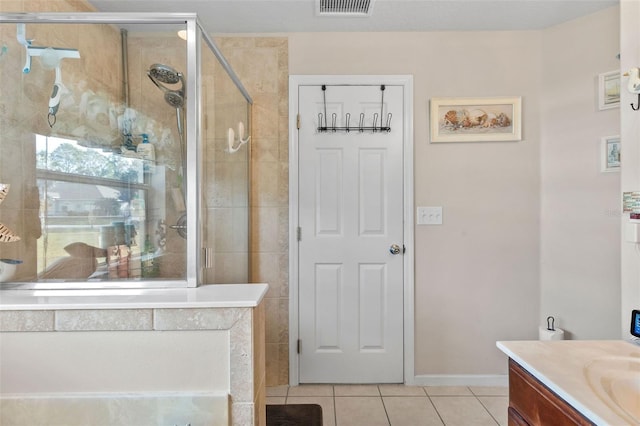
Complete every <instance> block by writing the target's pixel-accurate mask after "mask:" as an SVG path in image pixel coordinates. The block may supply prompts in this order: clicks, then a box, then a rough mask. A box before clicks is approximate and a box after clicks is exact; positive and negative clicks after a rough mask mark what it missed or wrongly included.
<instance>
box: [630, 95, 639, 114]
mask: <svg viewBox="0 0 640 426" xmlns="http://www.w3.org/2000/svg"><path fill="white" fill-rule="evenodd" d="M631 109H632V110H634V111H637V110H639V109H640V93H638V105H636V106H634V105H633V102H631Z"/></svg>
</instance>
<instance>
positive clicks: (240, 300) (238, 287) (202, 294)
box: [0, 283, 269, 311]
mask: <svg viewBox="0 0 640 426" xmlns="http://www.w3.org/2000/svg"><path fill="white" fill-rule="evenodd" d="M268 288H269V286H268V284H265V283H261V284H214V285H203V286H200V287H197V288H172V289H105V290H102V289H100V290H98V289H96V290H0V311H37V310H47V311H51V310H68V309H189V308H254V307H257V306H258V305H259V304H260V302H261V301H262V299H263V298H264V296H265V294H266V293H267V290H268Z"/></svg>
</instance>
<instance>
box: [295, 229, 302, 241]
mask: <svg viewBox="0 0 640 426" xmlns="http://www.w3.org/2000/svg"><path fill="white" fill-rule="evenodd" d="M296 238H297V239H298V241H300V240H302V228H300V227H299V226H298V227H297V228H296Z"/></svg>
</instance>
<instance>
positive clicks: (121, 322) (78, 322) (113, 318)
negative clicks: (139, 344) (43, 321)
mask: <svg viewBox="0 0 640 426" xmlns="http://www.w3.org/2000/svg"><path fill="white" fill-rule="evenodd" d="M55 317H56V322H55V327H56V331H79V330H83V331H90V330H91V331H96V330H151V329H152V327H153V314H152V310H151V309H113V310H86V311H85V310H60V311H56V316H55Z"/></svg>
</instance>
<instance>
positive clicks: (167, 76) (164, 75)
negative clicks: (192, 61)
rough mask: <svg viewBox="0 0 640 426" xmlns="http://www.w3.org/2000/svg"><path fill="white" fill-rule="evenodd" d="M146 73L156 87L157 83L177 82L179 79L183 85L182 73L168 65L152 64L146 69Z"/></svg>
mask: <svg viewBox="0 0 640 426" xmlns="http://www.w3.org/2000/svg"><path fill="white" fill-rule="evenodd" d="M147 75H148V76H149V78H150V79H151V81H153V82H154V83H155V84H156V86H158V87H159V84H158V83H164V84H178V83H179V82H181V81H182V85H183V86H184V80H183V78H182V73H181V72H178V71H176V70H174V69H173V68H171V67H170V66H168V65H163V64H153V65H151V67H150V68H149V70H148V71H147Z"/></svg>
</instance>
